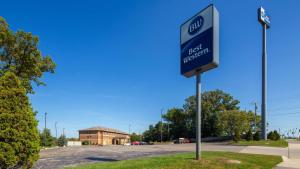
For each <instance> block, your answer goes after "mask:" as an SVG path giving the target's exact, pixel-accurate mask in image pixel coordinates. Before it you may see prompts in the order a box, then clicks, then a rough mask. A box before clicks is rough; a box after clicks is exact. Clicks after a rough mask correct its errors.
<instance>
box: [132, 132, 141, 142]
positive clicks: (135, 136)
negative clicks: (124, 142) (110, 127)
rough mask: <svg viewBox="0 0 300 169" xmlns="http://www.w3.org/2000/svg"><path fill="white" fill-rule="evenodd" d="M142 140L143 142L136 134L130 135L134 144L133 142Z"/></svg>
mask: <svg viewBox="0 0 300 169" xmlns="http://www.w3.org/2000/svg"><path fill="white" fill-rule="evenodd" d="M141 140H142V138H141V136H140V135H138V134H136V133H132V134H131V135H130V141H132V142H133V141H141Z"/></svg>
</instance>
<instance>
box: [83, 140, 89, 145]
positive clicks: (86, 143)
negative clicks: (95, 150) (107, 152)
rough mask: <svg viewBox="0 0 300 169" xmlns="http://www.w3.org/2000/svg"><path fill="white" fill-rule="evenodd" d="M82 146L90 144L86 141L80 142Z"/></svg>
mask: <svg viewBox="0 0 300 169" xmlns="http://www.w3.org/2000/svg"><path fill="white" fill-rule="evenodd" d="M82 145H90V142H89V141H88V140H84V141H82Z"/></svg>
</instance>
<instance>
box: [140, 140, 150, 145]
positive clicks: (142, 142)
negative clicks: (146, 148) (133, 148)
mask: <svg viewBox="0 0 300 169" xmlns="http://www.w3.org/2000/svg"><path fill="white" fill-rule="evenodd" d="M140 144H141V145H149V143H147V142H144V141H141V142H140Z"/></svg>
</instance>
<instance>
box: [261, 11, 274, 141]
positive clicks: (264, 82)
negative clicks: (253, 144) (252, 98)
mask: <svg viewBox="0 0 300 169" xmlns="http://www.w3.org/2000/svg"><path fill="white" fill-rule="evenodd" d="M258 21H259V22H260V23H261V25H262V26H263V32H262V79H261V80H262V85H261V137H262V139H263V140H267V112H266V111H267V110H266V109H267V102H266V100H267V29H268V28H270V24H271V22H270V18H269V16H268V15H267V13H266V11H265V9H264V8H263V7H260V8H258Z"/></svg>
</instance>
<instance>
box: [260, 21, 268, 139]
mask: <svg viewBox="0 0 300 169" xmlns="http://www.w3.org/2000/svg"><path fill="white" fill-rule="evenodd" d="M266 31H267V25H266V24H263V45H262V48H263V53H262V104H261V113H262V125H261V126H262V132H261V134H262V139H264V140H267V132H266V129H267V126H266V122H267V119H266V114H267V112H266V109H267V104H266V99H267V98H266V97H267V95H266V93H267V90H266V86H267V80H266V79H267V49H266V48H267V41H266V39H267V38H266V36H267V32H266Z"/></svg>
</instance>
